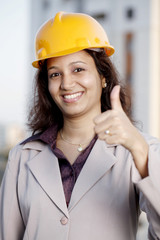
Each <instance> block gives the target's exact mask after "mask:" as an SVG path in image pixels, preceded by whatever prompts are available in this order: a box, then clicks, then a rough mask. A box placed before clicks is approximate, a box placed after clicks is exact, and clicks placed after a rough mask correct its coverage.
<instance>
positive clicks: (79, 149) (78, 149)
mask: <svg viewBox="0 0 160 240" xmlns="http://www.w3.org/2000/svg"><path fill="white" fill-rule="evenodd" d="M59 133H60V136H61V138H62V140H63V141H65V142H67V143H69V144H71V145H75V146H76V145H78V147H77V151H78V152H82V151H83V147H82V145H85V144H86V143H88V142H84V143H72V142H70V141H68V140H67V139H65V138H64V136H63V134H62V130H60V131H59Z"/></svg>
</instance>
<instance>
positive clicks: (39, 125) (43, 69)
mask: <svg viewBox="0 0 160 240" xmlns="http://www.w3.org/2000/svg"><path fill="white" fill-rule="evenodd" d="M85 51H86V52H87V53H88V54H89V55H90V56H91V57H92V58H93V59H94V62H95V65H96V68H97V71H98V73H99V74H100V76H103V77H105V79H106V83H107V87H106V88H103V90H102V96H101V111H102V112H104V111H106V110H109V109H111V103H110V93H111V91H112V89H113V87H114V86H115V85H120V86H121V91H120V100H121V104H122V107H123V110H124V111H125V113H126V114H127V115H128V117H130V109H131V108H130V104H129V103H130V101H128V100H127V101H126V98H127V96H126V90H125V87H124V86H123V85H122V83H121V82H120V81H119V77H118V73H117V71H116V69H115V67H114V65H113V63H112V61H111V60H110V58H109V57H107V55H106V53H105V51H104V50H102V51H100V52H96V51H91V50H85ZM53 124H58V128H59V129H60V128H62V126H63V115H62V113H61V111H60V109H59V108H58V107H57V105H56V104H55V102H54V101H53V99H52V97H51V95H50V93H49V90H48V74H47V61H46V60H45V61H44V62H43V63H41V64H40V68H39V69H38V70H37V73H36V76H35V89H34V100H33V103H32V106H31V109H30V111H29V116H28V126H29V128H30V130H32V133H33V134H34V133H36V132H43V131H45V130H46V129H47V128H49V127H50V126H52V125H53Z"/></svg>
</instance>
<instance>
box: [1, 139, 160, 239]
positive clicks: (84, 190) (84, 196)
mask: <svg viewBox="0 0 160 240" xmlns="http://www.w3.org/2000/svg"><path fill="white" fill-rule="evenodd" d="M147 141H148V142H149V144H150V151H149V163H148V166H149V176H148V177H146V178H145V179H141V177H140V175H139V173H138V171H137V169H136V167H135V165H134V162H133V159H132V156H131V154H130V152H129V151H128V150H126V149H125V148H124V147H122V146H120V145H106V143H105V142H103V141H100V140H97V142H96V143H95V146H94V147H93V149H92V151H91V153H90V155H89V157H88V159H87V161H86V163H85V165H84V167H83V169H82V171H81V173H80V175H79V177H78V179H77V182H76V184H75V187H74V189H73V192H72V196H71V200H70V204H69V207H68V208H67V206H66V202H65V196H64V192H63V186H62V181H61V175H60V171H59V165H58V160H57V158H56V157H55V155H54V154H53V153H52V151H51V149H50V147H49V146H48V145H46V144H44V143H42V142H38V141H34V142H29V143H26V144H24V145H17V146H16V147H15V148H13V149H12V150H11V152H10V155H9V161H8V164H7V168H6V171H5V175H4V178H3V182H2V185H1V192H0V240H22V239H23V240H117V239H118V240H133V239H135V238H136V237H135V235H136V230H137V220H138V216H139V206H140V208H141V209H142V210H143V211H145V212H146V213H147V215H148V220H149V235H148V238H149V239H160V143H159V142H158V140H156V139H154V138H148V139H147ZM146 238H147V236H146Z"/></svg>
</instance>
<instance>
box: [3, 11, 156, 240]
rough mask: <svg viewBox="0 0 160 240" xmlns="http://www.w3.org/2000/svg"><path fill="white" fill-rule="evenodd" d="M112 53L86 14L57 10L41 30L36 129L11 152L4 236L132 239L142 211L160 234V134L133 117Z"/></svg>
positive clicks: (31, 123) (33, 115) (33, 123)
mask: <svg viewBox="0 0 160 240" xmlns="http://www.w3.org/2000/svg"><path fill="white" fill-rule="evenodd" d="M113 53H114V48H113V47H112V46H111V45H110V44H109V42H108V39H107V36H106V34H105V32H104V30H103V29H102V27H101V26H100V25H99V24H98V23H97V22H96V21H95V20H94V19H93V18H91V17H90V16H88V15H85V14H80V13H78V14H76V13H74V14H73V13H63V12H59V13H57V14H56V16H55V18H54V19H51V20H49V21H48V22H46V23H45V24H44V25H43V26H42V27H41V29H40V30H39V32H38V34H37V37H36V54H37V59H36V61H34V62H33V66H34V67H37V68H38V72H37V77H36V91H35V101H34V106H33V108H32V110H31V112H30V117H29V126H30V128H31V129H32V131H33V133H34V135H33V136H31V137H30V138H29V139H27V140H25V141H24V142H22V143H21V144H18V145H17V146H16V147H15V148H13V149H12V151H11V152H10V156H9V161H8V165H7V168H6V172H5V175H4V178H3V182H2V186H1V195H0V211H1V212H0V213H1V214H0V216H1V221H0V236H1V238H0V239H3V240H10V239H12V240H17V239H24V240H26V239H30V240H41V239H43V240H44V239H47V240H50V239H57V240H61V239H69V240H75V239H76V240H81V239H83V240H88V239H92V240H97V239H101V240H106V239H109V240H115V239H119V240H128V239H131V240H132V239H136V231H137V223H138V216H139V212H140V210H143V211H145V212H146V213H147V216H148V220H149V233H148V238H149V239H160V204H159V202H160V189H159V186H160V176H159V168H160V160H159V157H160V143H159V142H158V140H156V139H154V138H151V137H148V136H145V135H144V134H142V133H141V132H139V131H138V130H137V129H136V127H135V126H134V125H133V124H132V122H131V120H130V119H129V117H128V114H129V109H128V107H127V105H126V100H125V99H126V98H125V93H124V90H123V88H122V87H121V88H120V83H119V81H118V78H117V74H116V71H115V69H114V67H113V65H112V63H111V61H110V59H109V56H110V55H112V54H113Z"/></svg>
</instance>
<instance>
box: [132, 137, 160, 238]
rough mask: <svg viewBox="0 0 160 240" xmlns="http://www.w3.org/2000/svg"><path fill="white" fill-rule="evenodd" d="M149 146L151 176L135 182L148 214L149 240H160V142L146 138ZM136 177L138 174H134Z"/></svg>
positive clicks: (141, 205)
mask: <svg viewBox="0 0 160 240" xmlns="http://www.w3.org/2000/svg"><path fill="white" fill-rule="evenodd" d="M145 138H146V140H147V142H148V144H149V156H148V171H149V176H148V177H146V178H144V179H141V178H139V179H138V178H137V179H136V178H135V179H133V182H134V183H135V185H136V188H137V190H138V192H139V199H140V208H141V210H142V211H145V212H146V214H147V219H148V222H149V229H148V237H149V239H160V142H159V140H158V139H156V138H151V137H148V136H145ZM133 176H136V174H133Z"/></svg>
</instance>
